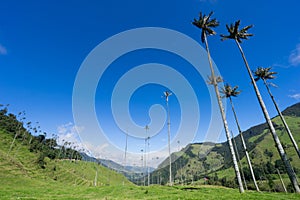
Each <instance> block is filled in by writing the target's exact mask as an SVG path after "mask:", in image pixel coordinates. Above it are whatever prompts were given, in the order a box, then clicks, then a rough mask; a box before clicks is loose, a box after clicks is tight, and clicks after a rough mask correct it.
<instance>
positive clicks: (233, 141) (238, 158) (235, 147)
mask: <svg viewBox="0 0 300 200" xmlns="http://www.w3.org/2000/svg"><path fill="white" fill-rule="evenodd" d="M231 136H232V143H233V146H234V150H235V153H236V157H237V160H238V163H239V165H240V169H241V175H242V178H243V181H244V185H245V188H246V190H248V187H247V182H246V179H245V174H244V171H243V165H242V162H241V159H240V155H239V152H238V148H237V145H236V142H235V139H234V136H233V133H232V132H231Z"/></svg>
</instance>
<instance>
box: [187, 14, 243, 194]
mask: <svg viewBox="0 0 300 200" xmlns="http://www.w3.org/2000/svg"><path fill="white" fill-rule="evenodd" d="M212 14H213V12H210V13H209V14H208V15H207V16H206V15H202V13H201V12H200V15H199V19H198V20H197V19H194V21H193V25H195V26H196V27H198V28H200V29H201V30H202V31H201V42H202V43H205V47H206V52H207V56H208V62H209V67H210V71H211V79H212V85H213V86H214V89H215V92H216V96H217V100H218V104H219V108H220V113H221V116H222V120H223V124H224V129H225V133H226V137H227V141H228V146H229V149H230V153H231V156H232V161H233V165H234V170H235V173H236V178H237V181H238V184H239V190H240V192H241V193H243V192H244V187H243V183H242V179H241V174H240V171H239V166H238V164H237V160H236V156H235V153H234V148H233V145H232V141H231V139H230V131H229V128H228V124H227V120H226V115H225V111H224V107H223V104H222V100H221V95H220V92H219V88H218V82H217V78H216V76H215V71H214V68H213V66H212V61H211V57H210V51H209V47H208V42H207V35H215V34H216V32H215V31H214V30H213V29H212V28H214V27H217V26H219V22H218V21H217V20H216V19H211V16H212Z"/></svg>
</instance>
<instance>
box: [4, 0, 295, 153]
mask: <svg viewBox="0 0 300 200" xmlns="http://www.w3.org/2000/svg"><path fill="white" fill-rule="evenodd" d="M299 7H300V3H299V1H297V0H291V1H272V2H268V1H258V0H254V1H248V2H241V1H237V0H235V1H233V0H229V1H226V2H225V1H221V0H211V1H209V0H207V1H206V0H187V1H179V0H175V1H174V0H173V1H169V0H164V1H161V0H152V1H146V0H145V1H140V0H139V1H138V0H131V1H121V0H117V1H115V0H112V1H88V2H86V1H43V2H40V1H6V2H2V3H1V8H0V66H1V74H2V76H1V80H0V92H1V99H0V102H1V103H2V104H10V111H12V112H15V113H17V112H19V111H22V110H25V111H26V113H27V118H28V120H30V121H33V122H36V121H38V122H39V123H40V125H41V127H42V129H43V130H44V131H46V132H48V133H49V134H52V133H58V132H59V133H61V134H66V132H68V131H66V130H67V128H66V127H69V128H70V126H71V128H70V130H69V132H68V133H70V134H71V133H72V130H73V129H72V125H70V122H71V124H73V125H74V126H75V124H74V120H73V113H72V93H73V86H74V82H75V79H76V75H77V73H78V70H79V69H80V66H81V64H82V62H83V61H84V59H86V57H87V56H88V54H89V53H90V52H91V51H92V50H93V49H94V48H95V47H96V46H97V45H99V44H100V43H101V42H103V41H105V40H106V39H107V38H109V37H111V36H113V35H115V34H118V33H120V32H123V31H126V30H130V29H134V28H140V27H162V28H168V29H172V30H175V31H178V32H181V33H183V34H185V35H187V36H189V37H191V38H193V39H194V40H196V41H198V42H200V41H199V34H200V30H198V29H197V28H196V27H194V26H192V25H191V22H192V20H193V18H195V17H196V18H197V17H198V14H199V11H202V12H204V13H209V12H210V11H214V12H215V14H214V17H216V18H217V19H218V20H219V21H220V26H219V27H217V28H216V29H215V30H216V31H217V33H218V34H221V33H226V28H225V24H228V23H232V22H234V21H235V20H237V19H241V26H246V25H249V24H254V27H253V28H252V29H251V30H250V31H249V32H251V33H254V35H255V36H254V37H252V38H250V40H249V41H245V42H243V43H242V47H243V49H244V52H245V53H246V56H247V59H248V62H249V64H250V66H251V68H252V69H255V68H256V67H257V66H263V67H267V66H273V69H274V70H275V71H277V72H278V78H277V79H276V80H274V81H273V83H275V84H276V85H278V86H279V87H278V88H272V91H273V93H274V96H275V97H276V100H277V102H278V104H279V107H280V108H281V109H284V108H286V107H287V106H290V105H292V104H294V103H297V102H299V101H300V87H299V86H300V78H299V75H300V27H299V26H298V23H299V22H298V19H299V17H300V16H299V11H298V8H299ZM208 41H209V45H210V49H211V55H212V58H213V60H214V62H215V63H216V66H217V67H218V69H219V71H220V73H221V75H222V76H223V78H224V79H225V81H226V82H229V83H231V84H232V85H239V87H240V89H241V90H242V93H241V95H240V97H239V98H236V99H235V100H234V102H235V104H236V110H237V114H238V117H239V118H240V120H239V121H240V123H241V127H242V129H243V130H246V129H247V128H249V127H251V126H253V125H255V124H258V123H261V122H263V121H264V119H263V115H262V113H261V112H260V109H259V104H258V102H257V100H256V97H255V95H254V91H253V89H252V88H251V85H250V80H249V78H248V75H247V73H246V69H245V67H244V65H243V62H242V58H241V56H240V54H239V52H238V49H237V47H236V46H235V44H234V43H233V41H224V42H221V41H220V37H219V35H217V36H214V37H209V39H208ZM120 45H121V44H120ZM201 45H202V44H201ZM110 50H112V51H113V50H114V49H110ZM199 59H200V58H199ZM151 62H152V63H153V62H155V63H162V64H165V65H168V66H171V67H173V68H174V69H176V70H177V71H178V72H179V73H180V74H182V75H184V76H185V77H186V78H187V79H188V80H189V82H190V83H191V85H192V86H193V88H194V90H195V92H196V95H197V98H198V100H199V107H200V113H201V119H200V122H199V131H198V132H197V135H196V137H195V139H194V142H199V141H202V140H203V135H204V134H205V133H206V132H207V129H208V123H209V119H210V114H211V113H210V106H211V101H210V98H209V93H208V89H207V87H206V85H205V80H203V78H202V77H201V76H199V75H197V73H196V71H195V70H194V69H192V68H191V67H189V64H188V63H186V61H184V60H183V59H181V58H178V56H176V55H174V54H171V53H169V52H165V51H161V50H153V49H152V50H151V49H148V50H138V51H134V52H131V53H128V54H126V55H123V56H121V57H120V58H118V59H117V60H115V62H114V63H112V65H111V66H110V68H109V69H108V71H107V72H106V73H105V74H104V75H103V77H102V79H101V80H100V82H99V83H100V84H99V85H98V87H97V91H96V96H95V102H96V103H95V110H96V113H97V116H98V121H100V123H102V124H103V128H104V129H105V131H107V132H112V133H111V134H110V135H109V136H108V137H109V139H110V140H112V141H113V143H116V145H117V146H120V147H122V146H124V140H121V139H120V138H121V137H124V134H123V135H122V132H118V129H117V128H116V127H114V122H113V117H112V114H111V113H110V110H109V109H108V108H109V104H110V100H109V98H108V97H110V95H111V93H112V90H113V87H114V84H115V83H116V82H117V81H118V79H119V78H120V77H121V76H122V73H126V72H127V71H129V70H130V69H131V68H133V67H135V66H137V65H141V64H145V63H151ZM121 66H124V67H121ZM101 83H103V87H101ZM258 85H259V87H260V90H261V93H262V95H263V98H264V100H265V103H266V105H267V107H268V110H269V112H270V115H271V116H275V114H276V113H275V109H274V107H273V105H272V103H271V101H270V99H269V98H268V96H267V95H266V92H265V90H264V88H263V85H262V84H261V83H259V84H258ZM164 90H165V87H163V86H160V85H155V84H152V85H146V86H143V87H142V88H139V89H138V90H137V91H136V92H135V93H134V94H133V96H132V97H131V100H130V105H129V108H130V113H131V114H132V118H133V120H134V121H135V123H137V124H138V125H140V126H145V125H146V124H148V123H150V118H149V116H148V110H149V108H150V107H151V105H153V104H161V105H162V106H165V101H164V99H163V98H161V96H162V92H163V91H164ZM145 94H147V95H145ZM170 110H171V119H172V120H171V124H172V129H171V133H172V134H173V135H172V136H174V134H175V132H176V130H177V129H178V126H179V125H178V124H179V122H180V116H181V111H180V106H179V102H178V99H177V98H176V97H175V96H171V97H170ZM229 111H230V110H228V112H227V115H228V121H229V126H230V129H231V130H233V131H234V132H235V134H236V128H235V124H234V123H233V122H234V121H233V117H232V115H231V113H230V112H229ZM190 120H193V119H190ZM128 131H129V132H130V130H128ZM161 133H164V134H165V133H166V127H164V128H163V129H162V131H161ZM156 139H157V141H155V138H153V142H152V145H153V146H152V147H153V148H154V143H155V144H157V146H159V145H161V144H162V143H163V145H165V144H166V140H165V139H166V138H165V135H160V134H158V135H157V137H156ZM219 140H220V141H224V140H225V134H224V132H223V133H222V135H221V137H220V139H219ZM159 141H160V142H161V143H160V142H159ZM129 142H131V144H134V145H132V147H131V148H132V149H131V151H133V152H135V151H137V150H138V149H141V148H143V141H139V140H138V139H134V138H131V139H130V140H129ZM133 146H134V147H133ZM157 148H158V147H157ZM129 150H130V149H129Z"/></svg>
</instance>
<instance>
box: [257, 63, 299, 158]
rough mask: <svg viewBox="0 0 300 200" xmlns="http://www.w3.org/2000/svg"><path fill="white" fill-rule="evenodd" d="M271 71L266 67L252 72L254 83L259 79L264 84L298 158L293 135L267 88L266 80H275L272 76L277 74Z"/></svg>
mask: <svg viewBox="0 0 300 200" xmlns="http://www.w3.org/2000/svg"><path fill="white" fill-rule="evenodd" d="M271 69H272V68H271V67H267V68H263V67H258V68H257V69H256V71H255V72H254V75H255V76H256V78H255V81H258V80H260V79H261V80H262V81H263V82H264V84H265V86H266V88H267V90H268V93H269V95H270V97H271V99H272V101H273V104H274V106H275V108H276V110H277V113H278V115H279V117H280V119H281V121H282V123H283V125H284V127H285V129H286V132H287V133H288V135H289V137H290V139H291V141H292V143H293V146H294V148H295V150H296V152H297V154H298V156H299V158H300V151H299V148H298V145H297V143H296V141H295V139H294V137H293V134H292V132H291V130H290V128H289V126H288V125H287V123H286V121H285V119H284V117H283V115H282V113H281V111H280V109H279V107H278V105H277V103H276V101H275V98H274V96H273V94H272V93H271V90H270V88H269V83H268V82H267V80H269V79H274V78H276V77H275V76H274V75H275V74H277V72H271V71H270V70H271Z"/></svg>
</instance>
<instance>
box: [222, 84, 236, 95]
mask: <svg viewBox="0 0 300 200" xmlns="http://www.w3.org/2000/svg"><path fill="white" fill-rule="evenodd" d="M238 88H239V86H234V87H231V86H230V85H229V84H228V83H227V84H225V86H224V88H222V91H221V92H222V93H223V94H224V96H223V97H226V98H229V97H237V96H238V95H239V94H240V93H241V91H238V90H237V89H238Z"/></svg>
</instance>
